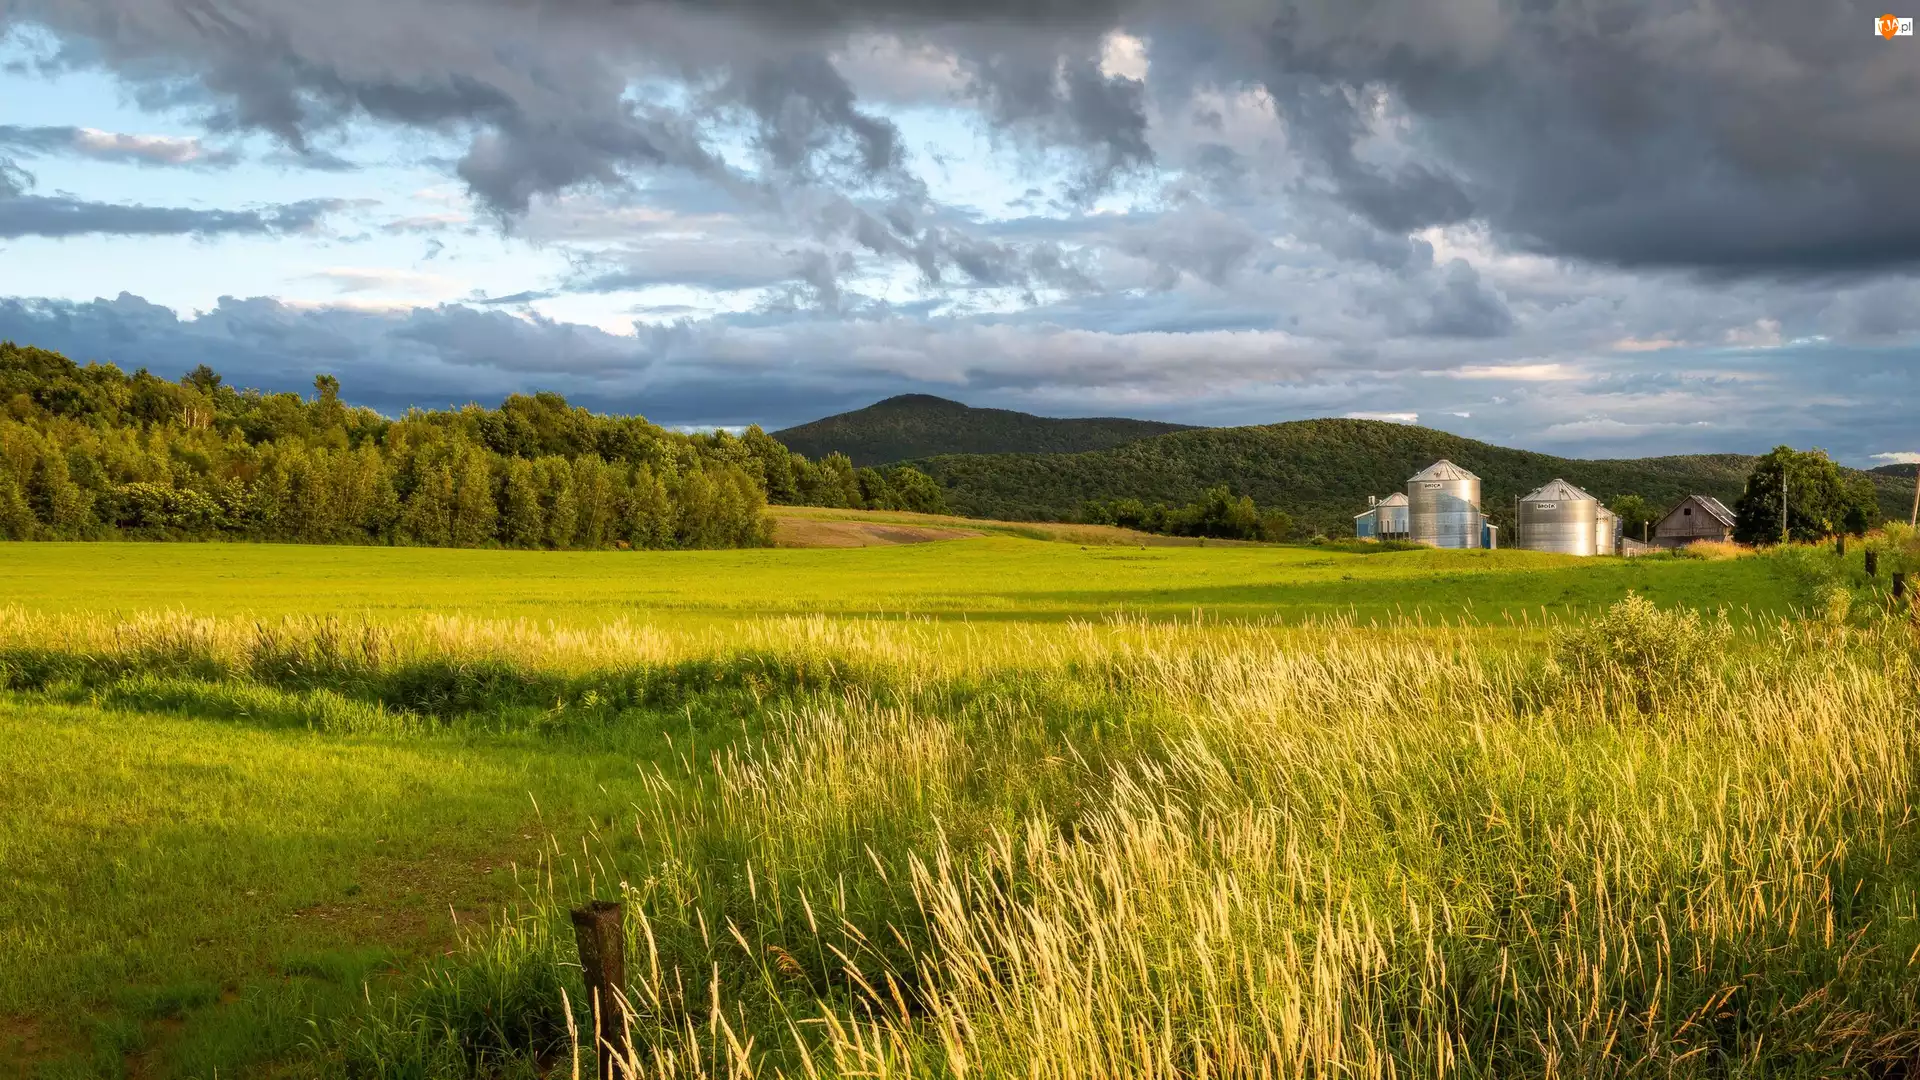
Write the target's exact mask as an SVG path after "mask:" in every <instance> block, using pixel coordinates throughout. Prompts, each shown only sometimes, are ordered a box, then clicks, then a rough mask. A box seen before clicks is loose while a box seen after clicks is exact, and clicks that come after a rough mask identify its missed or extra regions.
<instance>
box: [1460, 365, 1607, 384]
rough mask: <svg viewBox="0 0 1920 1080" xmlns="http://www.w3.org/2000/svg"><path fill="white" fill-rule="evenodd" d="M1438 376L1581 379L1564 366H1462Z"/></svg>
mask: <svg viewBox="0 0 1920 1080" xmlns="http://www.w3.org/2000/svg"><path fill="white" fill-rule="evenodd" d="M1440 374H1443V375H1447V376H1450V377H1452V378H1455V379H1508V380H1511V381H1513V382H1563V381H1566V380H1569V379H1579V378H1583V377H1584V376H1583V373H1582V372H1580V371H1579V370H1578V369H1576V368H1573V367H1570V366H1568V365H1566V364H1559V363H1550V364H1464V365H1462V366H1460V367H1457V368H1452V369H1449V370H1447V371H1443V372H1441V373H1440Z"/></svg>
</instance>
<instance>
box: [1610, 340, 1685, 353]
mask: <svg viewBox="0 0 1920 1080" xmlns="http://www.w3.org/2000/svg"><path fill="white" fill-rule="evenodd" d="M1681 344H1683V343H1682V342H1679V341H1675V340H1674V339H1673V338H1670V337H1644V338H1643V337H1623V338H1621V339H1620V340H1618V341H1616V342H1614V343H1613V346H1612V348H1613V351H1614V352H1624V353H1643V352H1660V351H1661V350H1663V349H1677V348H1679V347H1680V346H1681Z"/></svg>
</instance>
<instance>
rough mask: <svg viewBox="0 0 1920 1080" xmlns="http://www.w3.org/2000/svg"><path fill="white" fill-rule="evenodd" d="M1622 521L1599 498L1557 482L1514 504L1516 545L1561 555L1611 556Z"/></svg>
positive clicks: (1563, 481)
mask: <svg viewBox="0 0 1920 1080" xmlns="http://www.w3.org/2000/svg"><path fill="white" fill-rule="evenodd" d="M1619 521H1620V519H1619V518H1618V517H1617V516H1615V514H1614V512H1613V511H1611V510H1609V509H1607V508H1606V507H1604V506H1601V505H1600V500H1599V499H1596V498H1594V497H1593V496H1591V495H1589V494H1587V493H1586V492H1584V491H1582V490H1580V489H1579V488H1577V487H1574V486H1573V485H1572V484H1569V483H1567V482H1566V481H1565V480H1560V479H1555V480H1552V481H1550V482H1549V483H1547V484H1544V485H1542V486H1541V487H1539V488H1536V489H1535V490H1533V491H1532V492H1529V493H1528V494H1526V495H1523V496H1521V498H1520V500H1519V502H1517V503H1516V504H1515V505H1514V530H1513V546H1514V547H1517V548H1525V549H1527V550H1528V551H1555V552H1559V553H1560V554H1562V555H1611V554H1613V553H1614V551H1615V548H1616V545H1615V538H1616V537H1617V535H1618V533H1619V531H1620V529H1619Z"/></svg>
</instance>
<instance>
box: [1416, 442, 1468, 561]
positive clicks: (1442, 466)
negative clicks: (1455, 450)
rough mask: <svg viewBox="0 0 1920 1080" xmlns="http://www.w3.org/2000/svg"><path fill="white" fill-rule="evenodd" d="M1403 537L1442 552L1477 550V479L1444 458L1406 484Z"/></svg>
mask: <svg viewBox="0 0 1920 1080" xmlns="http://www.w3.org/2000/svg"><path fill="white" fill-rule="evenodd" d="M1407 533H1408V536H1409V537H1410V538H1411V539H1412V540H1414V541H1416V542H1418V543H1422V544H1432V545H1433V546H1434V547H1442V548H1477V547H1479V546H1480V543H1481V539H1480V478H1479V477H1477V476H1475V475H1473V474H1472V473H1470V472H1468V471H1467V470H1465V469H1463V468H1461V467H1460V466H1458V465H1455V464H1454V463H1453V462H1451V461H1447V460H1445V459H1444V458H1443V459H1441V460H1439V461H1436V462H1434V463H1433V464H1432V465H1429V466H1427V467H1426V468H1425V469H1423V470H1421V471H1420V472H1418V473H1415V474H1414V476H1413V478H1412V479H1410V480H1408V481H1407Z"/></svg>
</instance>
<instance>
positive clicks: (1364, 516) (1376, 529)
mask: <svg viewBox="0 0 1920 1080" xmlns="http://www.w3.org/2000/svg"><path fill="white" fill-rule="evenodd" d="M1353 535H1355V536H1357V537H1359V538H1360V539H1362V540H1405V539H1406V538H1407V496H1406V493H1405V492H1400V491H1396V492H1394V493H1393V494H1391V495H1389V496H1387V497H1386V498H1384V499H1376V498H1374V497H1373V496H1371V495H1369V496H1367V509H1366V511H1365V512H1363V513H1359V514H1355V515H1353Z"/></svg>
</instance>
